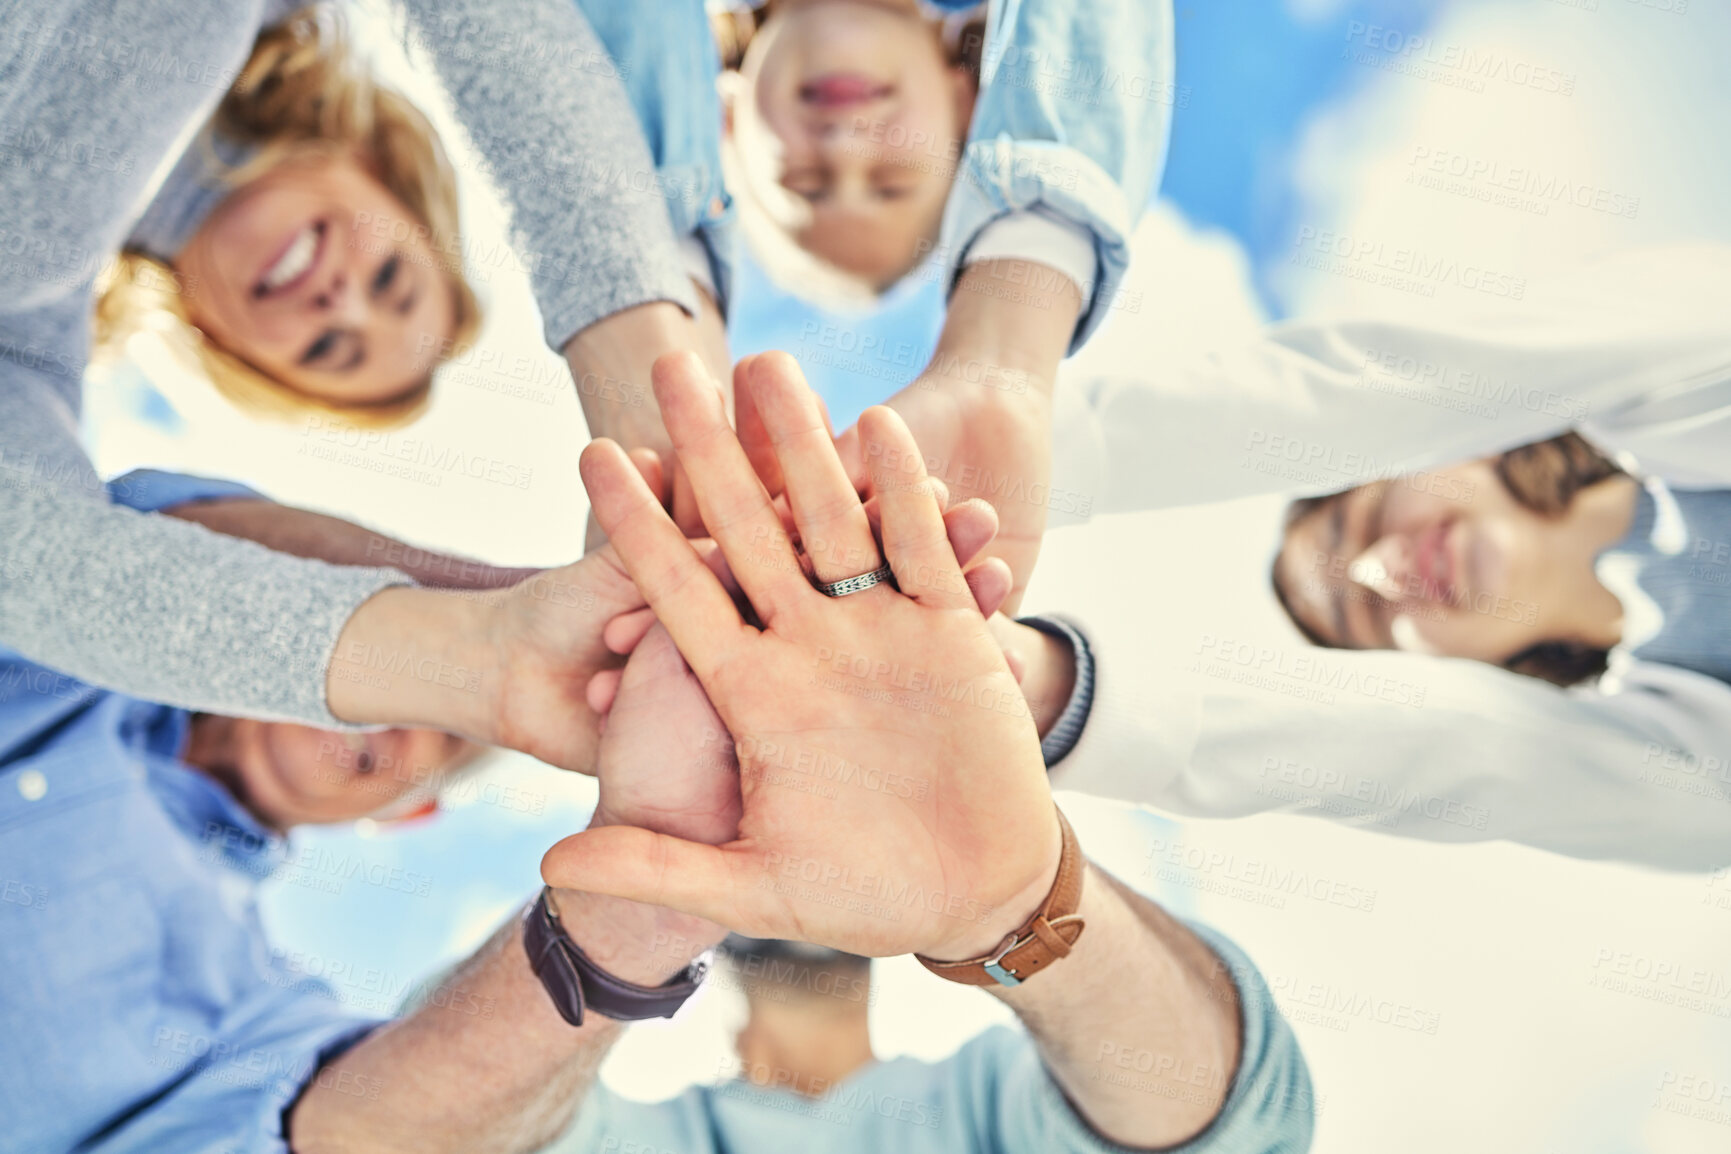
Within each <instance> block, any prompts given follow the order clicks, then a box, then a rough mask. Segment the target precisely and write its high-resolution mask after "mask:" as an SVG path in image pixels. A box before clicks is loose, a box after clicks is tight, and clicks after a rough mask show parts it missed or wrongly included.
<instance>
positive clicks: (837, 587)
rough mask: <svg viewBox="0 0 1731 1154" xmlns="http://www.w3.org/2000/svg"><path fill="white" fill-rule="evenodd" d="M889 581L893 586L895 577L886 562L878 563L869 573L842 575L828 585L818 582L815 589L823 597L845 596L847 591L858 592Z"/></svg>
mask: <svg viewBox="0 0 1731 1154" xmlns="http://www.w3.org/2000/svg"><path fill="white" fill-rule="evenodd" d="M886 581H887V582H889V584H890V586H891V587H892V588H893V587H894V586H895V583H896V579H895V577H894V575H893V574H891V572H890V567H889V565H888V564H884V565H880V566H879V567H878V568H876V569H873V570H872V571H871V572H870V573H861V574H860V575H859V576H858V577H844V578H842V579H841V580H840V581H831V582H830V583H829V584H828V585H825V584H823V583H821V582H820V583H818V587H817V591H818V592H819V593H822V594H823V595H824V596H825V597H846V596H847V595H848V594H849V593H860V592H863V591H865V590H867V589H870V588H871V587H872V586H873V585H882V584H883V583H884V582H886Z"/></svg>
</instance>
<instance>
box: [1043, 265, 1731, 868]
mask: <svg viewBox="0 0 1731 1154" xmlns="http://www.w3.org/2000/svg"><path fill="white" fill-rule="evenodd" d="M1161 373H1162V375H1161V376H1160V377H1159V379H1156V380H1142V379H1135V380H1132V379H1100V380H1094V381H1090V382H1086V383H1085V384H1084V386H1083V387H1084V391H1085V394H1086V396H1087V399H1088V402H1089V405H1090V412H1089V418H1088V421H1087V423H1086V428H1085V429H1084V430H1083V432H1082V434H1081V435H1082V436H1084V437H1088V438H1092V441H1093V444H1092V446H1091V447H1090V449H1091V451H1090V452H1086V453H1077V454H1074V455H1075V456H1077V457H1078V458H1084V457H1091V458H1092V460H1093V461H1094V462H1095V464H1094V466H1093V467H1094V469H1095V470H1096V475H1095V476H1094V478H1093V488H1092V490H1090V491H1091V492H1092V493H1094V494H1095V495H1096V500H1095V502H1094V507H1095V510H1096V511H1099V512H1129V511H1133V510H1142V509H1152V508H1160V507H1165V506H1172V505H1185V504H1197V503H1202V502H1208V501H1215V500H1222V499H1227V498H1233V497H1240V496H1245V495H1248V494H1252V493H1258V492H1271V491H1288V492H1291V493H1292V494H1293V495H1294V496H1298V495H1303V494H1307V493H1319V492H1327V491H1332V490H1336V489H1342V488H1346V487H1349V486H1352V485H1357V484H1361V483H1363V482H1366V481H1370V480H1374V479H1376V478H1378V477H1383V476H1388V475H1391V474H1392V473H1410V472H1414V471H1417V470H1423V469H1428V468H1432V467H1435V466H1439V465H1448V464H1454V463H1457V462H1461V461H1465V460H1470V459H1474V458H1478V457H1484V456H1489V455H1492V454H1494V453H1497V452H1500V451H1501V450H1503V449H1507V448H1511V447H1514V446H1517V445H1523V444H1528V443H1531V442H1534V441H1539V440H1544V439H1546V438H1548V437H1551V436H1554V435H1556V434H1558V433H1561V432H1563V431H1565V430H1567V429H1569V428H1574V429H1576V430H1578V431H1579V432H1581V433H1582V434H1583V435H1585V436H1587V437H1588V438H1589V439H1590V440H1592V441H1593V442H1594V443H1595V444H1597V445H1598V446H1599V447H1600V448H1601V449H1603V450H1604V451H1606V452H1607V453H1609V454H1611V455H1613V456H1614V457H1615V458H1616V459H1617V460H1618V461H1619V462H1621V463H1623V464H1624V465H1625V466H1626V467H1629V468H1631V469H1633V470H1635V471H1637V472H1639V473H1641V474H1644V475H1646V476H1650V477H1658V478H1660V479H1662V480H1664V481H1666V482H1667V483H1669V484H1672V485H1676V486H1696V487H1725V488H1731V248H1726V247H1720V246H1696V247H1691V248H1687V249H1684V248H1669V249H1654V250H1645V251H1641V252H1638V253H1632V254H1627V255H1624V256H1620V257H1618V258H1616V259H1614V260H1612V261H1607V262H1603V263H1601V264H1599V265H1597V266H1595V267H1593V268H1591V269H1589V270H1587V271H1586V272H1584V273H1582V274H1581V275H1579V276H1577V277H1574V278H1572V279H1571V280H1570V281H1568V282H1566V283H1565V284H1563V285H1562V286H1561V287H1559V288H1557V289H1543V288H1537V287H1535V289H1534V291H1533V292H1532V293H1531V294H1529V296H1528V298H1527V299H1526V300H1524V301H1521V302H1512V301H1511V302H1505V303H1504V305H1503V307H1502V308H1501V310H1500V311H1499V313H1498V314H1497V315H1496V316H1494V317H1492V318H1489V319H1488V320H1478V321H1464V322H1458V323H1447V322H1433V321H1429V320H1427V321H1425V322H1423V323H1391V322H1376V321H1363V320H1354V321H1337V322H1306V323H1295V324H1285V325H1280V326H1276V327H1275V328H1273V329H1271V330H1270V331H1269V333H1268V335H1267V337H1266V338H1265V339H1264V340H1262V341H1260V342H1257V343H1255V344H1253V345H1251V346H1249V347H1245V348H1240V349H1235V350H1231V351H1225V352H1221V353H1218V354H1214V355H1210V356H1208V357H1206V358H1204V359H1203V360H1201V361H1198V362H1195V363H1192V364H1189V365H1186V366H1180V367H1178V368H1177V369H1175V370H1169V369H1166V368H1162V369H1161ZM1275 544H1276V543H1275V542H1273V541H1270V543H1269V548H1270V553H1271V554H1272V551H1273V549H1274V547H1275ZM1062 616H1064V617H1065V618H1066V619H1068V620H1069V621H1070V622H1071V623H1072V624H1074V625H1076V626H1077V627H1078V628H1079V629H1080V630H1081V631H1082V632H1083V633H1084V634H1085V635H1086V636H1087V637H1088V639H1089V643H1090V648H1091V650H1092V651H1093V652H1094V654H1095V659H1096V670H1095V677H1096V684H1095V696H1094V705H1093V711H1092V713H1091V715H1090V717H1089V721H1088V725H1087V727H1086V729H1085V730H1084V731H1083V734H1082V737H1081V740H1080V741H1079V742H1078V743H1077V745H1076V747H1075V749H1074V750H1073V751H1072V752H1071V754H1070V755H1069V757H1067V758H1066V759H1065V760H1064V761H1062V762H1061V763H1059V765H1058V766H1057V767H1055V769H1054V785H1055V786H1057V787H1058V788H1063V789H1079V790H1084V791H1087V792H1092V793H1099V794H1106V795H1110V796H1114V797H1120V798H1125V799H1127V800H1132V801H1138V802H1147V803H1152V804H1154V805H1158V806H1160V807H1162V808H1165V809H1168V810H1172V811H1175V812H1178V813H1182V814H1189V815H1194V816H1200V817H1233V816H1239V815H1243V814H1249V813H1256V812H1261V811H1269V810H1283V811H1292V812H1315V813H1318V814H1321V815H1324V816H1330V817H1333V818H1336V819H1337V820H1341V821H1343V822H1346V823H1348V824H1352V825H1358V826H1363V827H1366V828H1373V829H1374V828H1384V829H1387V830H1389V831H1390V832H1395V833H1399V834H1403V835H1407V836H1414V837H1421V838H1426V839H1429V840H1434V841H1478V840H1486V839H1492V838H1508V839H1511V840H1515V841H1520V842H1524V843H1526V844H1529V845H1533V846H1538V847H1541V848H1544V849H1550V850H1554V851H1557V852H1560V853H1565V854H1569V855H1571V856H1575V857H1583V858H1611V859H1619V860H1623V861H1631V862H1640V863H1646V864H1649V865H1654V866H1659V867H1662V868H1668V869H1680V870H1705V869H1711V868H1715V867H1718V866H1722V865H1725V864H1727V863H1728V862H1731V686H1727V685H1725V684H1724V683H1722V682H1720V681H1717V680H1715V679H1713V678H1710V677H1706V676H1704V675H1701V674H1697V673H1693V672H1690V671H1687V670H1683V669H1677V668H1673V667H1669V666H1663V665H1658V664H1654V663H1651V662H1643V661H1639V660H1635V659H1632V658H1630V657H1629V656H1628V654H1627V653H1626V652H1622V651H1614V652H1613V654H1612V670H1611V674H1610V675H1608V676H1607V677H1605V678H1604V679H1602V681H1601V683H1600V684H1599V685H1596V686H1591V687H1577V688H1573V689H1559V688H1557V687H1555V686H1552V685H1549V684H1546V683H1544V682H1541V681H1538V680H1535V679H1533V678H1528V677H1523V676H1520V675H1517V674H1513V673H1508V672H1506V671H1504V670H1501V669H1497V668H1495V667H1493V666H1489V665H1485V664H1482V663H1479V662H1473V661H1466V660H1460V659H1449V658H1436V657H1428V656H1422V655H1416V654H1406V653H1397V652H1389V651H1379V652H1349V651H1342V650H1325V649H1316V648H1313V647H1308V646H1302V645H1298V644H1294V645H1293V646H1291V647H1287V648H1286V649H1281V648H1280V647H1274V652H1272V653H1270V652H1269V651H1268V650H1267V648H1266V647H1264V648H1263V649H1262V650H1261V651H1257V650H1256V649H1251V650H1250V651H1249V652H1246V651H1245V647H1239V646H1236V645H1235V643H1234V642H1232V641H1231V639H1229V638H1220V639H1218V642H1217V644H1216V645H1215V646H1214V647H1213V649H1212V651H1204V652H1202V653H1200V654H1199V653H1196V652H1183V653H1175V652H1172V651H1171V648H1170V647H1163V646H1160V645H1156V644H1148V643H1147V639H1146V638H1145V637H1138V636H1125V635H1124V631H1123V630H1122V629H1119V630H1116V631H1114V630H1113V629H1111V628H1110V627H1109V625H1110V623H1108V622H1103V621H1095V622H1090V620H1089V618H1088V616H1087V614H1086V613H1081V614H1077V613H1065V614H1062ZM1319 700H1326V701H1327V704H1326V705H1325V706H1324V705H1319V704H1318V703H1317V702H1318V701H1319Z"/></svg>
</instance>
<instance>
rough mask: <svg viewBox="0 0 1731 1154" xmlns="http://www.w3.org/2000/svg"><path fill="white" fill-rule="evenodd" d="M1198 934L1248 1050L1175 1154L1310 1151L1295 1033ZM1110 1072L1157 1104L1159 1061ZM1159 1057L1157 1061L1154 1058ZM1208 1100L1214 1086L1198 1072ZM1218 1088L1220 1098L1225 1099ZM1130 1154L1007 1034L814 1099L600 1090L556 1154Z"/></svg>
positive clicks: (731, 1087) (1025, 1045)
mask: <svg viewBox="0 0 1731 1154" xmlns="http://www.w3.org/2000/svg"><path fill="white" fill-rule="evenodd" d="M1192 929H1194V930H1195V931H1196V933H1197V934H1198V935H1199V936H1200V937H1201V938H1202V939H1203V940H1204V941H1206V942H1207V943H1208V945H1209V946H1210V947H1211V948H1212V949H1213V950H1214V952H1215V953H1216V954H1217V955H1218V956H1219V957H1220V960H1221V962H1222V963H1223V964H1224V965H1225V966H1226V967H1227V969H1228V971H1229V972H1230V973H1231V974H1232V976H1233V979H1234V980H1235V982H1236V983H1237V985H1238V990H1239V1005H1240V1014H1239V1020H1240V1024H1241V1038H1242V1042H1243V1045H1242V1048H1241V1054H1240V1057H1239V1064H1238V1070H1237V1072H1236V1074H1235V1075H1234V1076H1233V1079H1232V1085H1231V1088H1230V1090H1229V1092H1228V1094H1227V1098H1226V1104H1225V1106H1224V1107H1223V1108H1222V1109H1221V1112H1220V1115H1219V1117H1217V1118H1216V1119H1215V1120H1214V1122H1213V1124H1212V1125H1210V1126H1209V1127H1208V1128H1207V1129H1206V1130H1204V1131H1203V1132H1202V1133H1201V1134H1200V1135H1198V1136H1197V1137H1196V1138H1195V1139H1194V1140H1192V1141H1190V1142H1187V1143H1185V1144H1184V1145H1182V1146H1175V1147H1171V1148H1170V1151H1171V1154H1296V1152H1298V1151H1303V1150H1308V1149H1309V1148H1310V1136H1311V1127H1312V1123H1313V1121H1314V1118H1315V1104H1314V1102H1313V1101H1312V1096H1311V1087H1310V1073H1309V1070H1308V1069H1307V1068H1306V1066H1305V1063H1304V1055H1303V1054H1302V1053H1301V1052H1300V1051H1299V1048H1298V1042H1297V1040H1296V1039H1295V1038H1294V1037H1293V1035H1292V1028H1291V1027H1290V1026H1288V1025H1287V1024H1286V1021H1285V1019H1283V1018H1281V1016H1280V1014H1279V1013H1278V1011H1276V1009H1275V1008H1274V1002H1273V999H1272V997H1271V996H1270V995H1269V991H1268V987H1267V985H1266V984H1265V983H1264V982H1263V980H1262V977H1261V975H1260V974H1259V973H1258V972H1257V970H1256V967H1255V966H1254V965H1252V964H1251V962H1250V960H1249V959H1248V958H1247V957H1245V956H1244V954H1243V952H1242V951H1240V950H1239V949H1238V948H1237V947H1236V946H1234V945H1233V944H1232V943H1231V942H1229V941H1227V940H1226V939H1224V938H1222V937H1221V936H1220V935H1218V934H1215V933H1213V932H1211V931H1209V930H1207V929H1206V928H1203V927H1200V926H1193V927H1192ZM1130 1057H1131V1059H1132V1060H1130V1061H1128V1062H1125V1063H1123V1064H1119V1063H1118V1062H1115V1061H1112V1060H1110V1059H1108V1060H1105V1061H1103V1062H1102V1063H1101V1064H1100V1066H1099V1072H1100V1076H1101V1077H1103V1078H1111V1079H1113V1080H1115V1081H1121V1082H1122V1084H1124V1085H1128V1086H1136V1085H1138V1084H1139V1083H1141V1084H1145V1085H1146V1087H1147V1088H1148V1090H1149V1092H1150V1093H1151V1094H1165V1095H1176V1094H1178V1093H1182V1092H1183V1087H1182V1086H1174V1085H1173V1084H1172V1081H1171V1080H1168V1079H1163V1080H1160V1081H1155V1080H1154V1079H1153V1078H1152V1077H1151V1076H1150V1074H1149V1069H1151V1067H1152V1061H1151V1060H1150V1061H1149V1062H1147V1063H1142V1062H1139V1061H1137V1060H1135V1056H1134V1055H1130ZM1150 1058H1151V1055H1150ZM1195 1081H1196V1082H1197V1083H1198V1092H1201V1091H1202V1086H1203V1085H1205V1084H1206V1083H1207V1082H1208V1076H1207V1075H1206V1074H1203V1073H1200V1072H1199V1073H1198V1075H1197V1077H1196V1079H1195ZM1212 1088H1214V1089H1217V1088H1218V1086H1217V1085H1216V1086H1215V1087H1212ZM782 1150H789V1151H792V1150H799V1151H807V1150H810V1151H823V1152H824V1154H882V1152H884V1151H893V1152H894V1154H956V1152H958V1151H970V1152H976V1154H1125V1151H1126V1148H1125V1147H1122V1146H1118V1145H1116V1144H1115V1143H1112V1142H1108V1141H1106V1140H1105V1139H1103V1138H1101V1137H1100V1136H1099V1135H1097V1134H1095V1133H1094V1132H1093V1131H1092V1130H1091V1129H1089V1127H1088V1125H1087V1123H1086V1122H1084V1121H1083V1120H1082V1119H1081V1117H1080V1116H1078V1115H1077V1113H1076V1111H1075V1108H1074V1107H1072V1106H1071V1105H1070V1104H1069V1102H1068V1101H1067V1100H1066V1099H1065V1097H1064V1094H1063V1092H1062V1091H1061V1090H1059V1088H1058V1085H1057V1083H1055V1082H1054V1081H1052V1077H1051V1075H1050V1074H1049V1073H1047V1071H1046V1067H1045V1065H1044V1064H1043V1063H1042V1062H1041V1060H1040V1054H1039V1051H1038V1050H1037V1049H1036V1048H1035V1046H1034V1043H1033V1041H1032V1039H1030V1038H1029V1037H1028V1036H1027V1035H1026V1034H1024V1033H1022V1032H1021V1031H1020V1030H1014V1029H1009V1028H1007V1027H1003V1026H999V1027H995V1028H993V1029H990V1030H987V1031H986V1032H985V1033H983V1034H981V1035H980V1036H978V1037H977V1038H974V1039H973V1040H972V1041H970V1042H968V1043H967V1044H966V1045H965V1046H963V1047H962V1048H961V1049H960V1050H958V1051H957V1052H956V1053H955V1054H954V1055H953V1056H951V1057H949V1058H947V1059H945V1060H944V1061H942V1062H921V1061H917V1060H915V1059H913V1058H898V1059H895V1060H894V1061H889V1062H874V1063H872V1064H871V1065H869V1066H866V1067H864V1068H863V1069H861V1070H860V1071H858V1072H857V1073H855V1074H854V1075H853V1076H852V1077H850V1078H848V1079H846V1080H845V1081H843V1082H841V1083H839V1084H838V1085H836V1086H835V1087H833V1088H832V1089H831V1090H829V1091H828V1092H827V1093H825V1094H823V1095H821V1096H819V1097H815V1098H808V1097H801V1096H800V1095H797V1094H794V1093H793V1092H791V1091H788V1090H782V1089H770V1088H766V1087H759V1086H753V1085H751V1084H750V1083H748V1082H745V1081H732V1082H723V1083H721V1084H719V1085H714V1086H694V1087H692V1088H691V1089H689V1090H687V1091H685V1092H684V1093H683V1094H680V1095H679V1096H678V1097H676V1098H671V1099H669V1100H667V1101H665V1102H650V1103H645V1102H633V1101H630V1100H629V1099H626V1098H622V1097H620V1096H619V1095H617V1094H614V1093H612V1092H611V1091H609V1090H607V1089H606V1088H604V1087H601V1086H597V1087H596V1088H595V1089H594V1090H592V1091H591V1092H590V1095H589V1098H588V1100H587V1101H586V1102H585V1103H584V1105H583V1108H582V1110H581V1111H580V1112H579V1114H578V1116H577V1120H576V1122H575V1124H574V1125H573V1127H572V1129H571V1130H570V1131H568V1132H567V1133H566V1134H565V1135H564V1136H563V1137H562V1138H561V1139H560V1140H559V1141H558V1142H557V1143H555V1144H554V1145H552V1146H550V1147H548V1148H547V1151H546V1154H757V1152H760V1151H764V1152H767V1151H782Z"/></svg>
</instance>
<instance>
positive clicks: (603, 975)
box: [523, 886, 709, 1026]
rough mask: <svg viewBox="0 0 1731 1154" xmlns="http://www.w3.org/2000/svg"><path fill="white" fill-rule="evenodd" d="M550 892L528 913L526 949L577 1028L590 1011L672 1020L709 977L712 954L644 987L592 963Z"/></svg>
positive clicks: (561, 1009)
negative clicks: (550, 902) (551, 900)
mask: <svg viewBox="0 0 1731 1154" xmlns="http://www.w3.org/2000/svg"><path fill="white" fill-rule="evenodd" d="M550 890H551V887H549V886H543V887H541V896H540V897H539V898H536V899H535V904H534V905H532V906H530V907H529V909H528V910H527V911H526V912H525V913H524V914H523V949H524V951H525V952H526V953H528V955H529V968H530V969H532V970H534V971H535V976H536V977H537V978H540V979H541V984H542V985H543V986H545V987H546V989H547V996H548V997H550V998H552V999H553V1007H554V1008H555V1009H556V1010H558V1011H559V1016H560V1017H561V1018H564V1019H565V1020H566V1021H567V1022H570V1023H571V1024H572V1025H573V1026H581V1025H582V1024H583V1015H584V1014H585V1013H586V1012H590V1011H593V1012H594V1013H597V1014H600V1015H601V1016H602V1017H604V1018H612V1019H613V1020H614V1021H617V1022H640V1021H643V1020H644V1019H646V1018H671V1017H672V1016H673V1015H674V1012H675V1011H677V1010H678V1009H679V1007H681V1006H683V1005H684V1004H685V1000H686V999H687V998H689V997H691V995H692V994H695V993H696V992H697V987H698V986H701V985H702V984H703V978H704V975H706V974H708V973H709V955H708V954H705V955H704V956H703V957H700V958H698V959H696V960H695V961H693V962H692V963H691V964H690V965H689V966H686V967H685V968H684V969H683V970H681V971H680V972H679V973H677V974H674V975H673V976H672V977H671V978H669V979H668V980H667V981H666V982H664V983H662V984H661V985H659V986H639V985H637V984H635V983H633V982H627V981H625V980H624V979H623V978H616V977H614V976H613V975H612V974H610V973H608V972H607V971H606V970H604V969H602V968H601V967H600V966H598V965H596V964H595V963H594V962H593V961H591V960H590V959H589V955H587V954H585V953H584V952H583V950H582V949H581V948H580V947H579V946H578V945H577V943H576V942H574V941H572V940H571V936H570V935H569V934H567V933H566V932H565V927H564V926H563V925H561V924H560V922H559V916H558V915H557V914H555V913H554V912H553V908H552V907H551V906H550V905H548V903H547V894H548V893H549V892H550Z"/></svg>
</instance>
